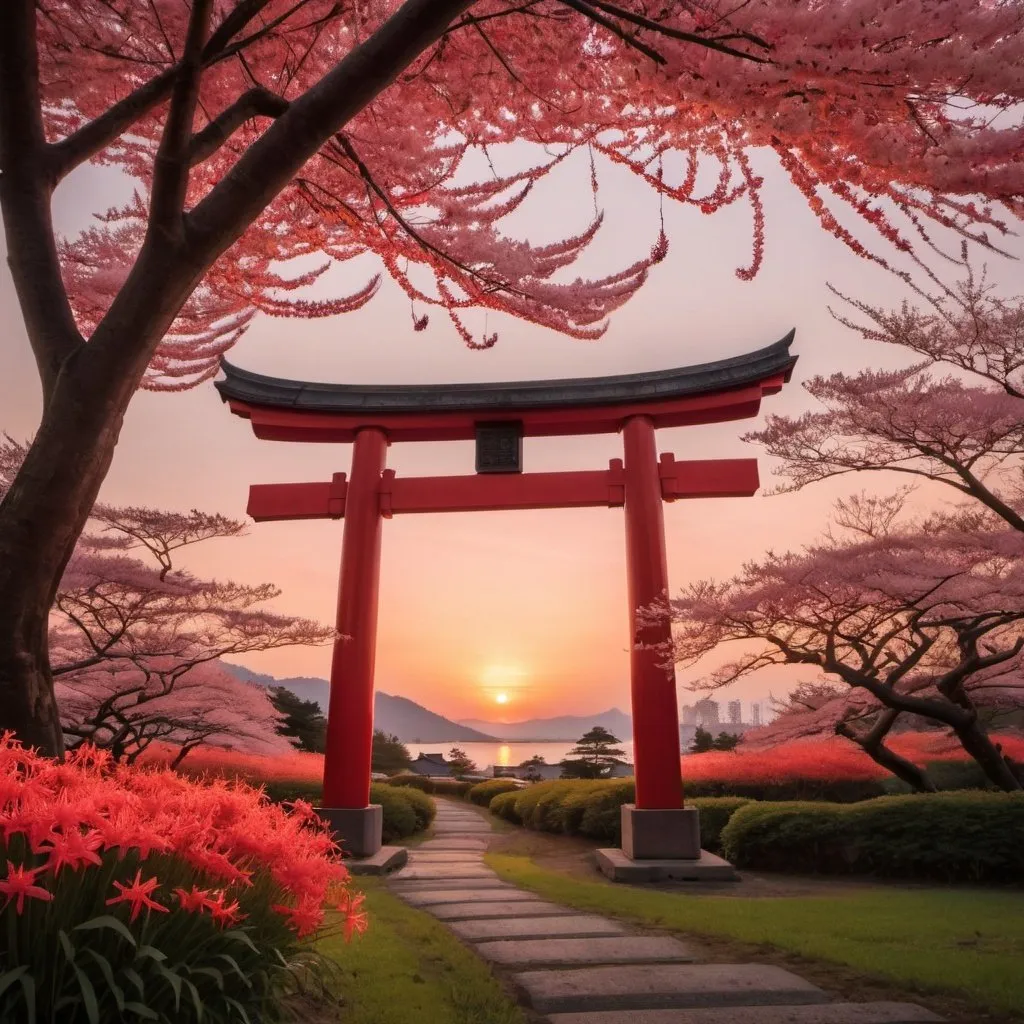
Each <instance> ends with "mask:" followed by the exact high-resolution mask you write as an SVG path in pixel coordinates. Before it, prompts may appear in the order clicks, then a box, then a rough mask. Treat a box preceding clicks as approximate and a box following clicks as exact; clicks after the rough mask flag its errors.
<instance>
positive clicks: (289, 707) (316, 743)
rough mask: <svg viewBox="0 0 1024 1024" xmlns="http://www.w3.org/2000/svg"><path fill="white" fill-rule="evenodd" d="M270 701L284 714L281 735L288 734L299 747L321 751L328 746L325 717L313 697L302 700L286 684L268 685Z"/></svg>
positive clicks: (314, 752)
mask: <svg viewBox="0 0 1024 1024" xmlns="http://www.w3.org/2000/svg"><path fill="white" fill-rule="evenodd" d="M270 702H271V703H272V704H273V705H274V708H275V709H276V710H277V711H278V712H279V713H280V714H281V715H283V716H284V721H283V722H282V723H281V724H280V726H278V729H277V732H278V735H280V736H288V737H289V738H290V739H291V741H292V743H293V744H294V746H296V747H298V749H299V750H306V751H309V752H310V753H313V754H322V753H323V752H324V750H325V749H326V747H327V719H326V718H325V717H324V713H323V712H322V711H321V710H320V705H319V704H317V702H316V701H315V700H303V699H302V698H301V697H298V696H297V695H296V694H294V693H292V691H291V690H289V689H288V688H287V687H286V686H272V687H271V688H270Z"/></svg>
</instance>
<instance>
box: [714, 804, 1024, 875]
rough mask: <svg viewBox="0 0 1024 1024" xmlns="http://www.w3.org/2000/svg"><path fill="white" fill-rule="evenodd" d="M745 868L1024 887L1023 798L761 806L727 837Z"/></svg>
mask: <svg viewBox="0 0 1024 1024" xmlns="http://www.w3.org/2000/svg"><path fill="white" fill-rule="evenodd" d="M721 838H722V851H723V853H724V855H725V857H726V858H727V859H728V860H730V861H732V862H733V863H734V864H735V865H736V866H737V867H740V868H757V869H762V870H776V871H790V872H803V873H814V872H821V873H825V874H873V875H878V876H883V877H890V878H914V879H929V880H936V881H942V882H952V881H970V882H1008V881H1012V882H1020V881H1022V880H1024V794H1021V793H1009V794H1006V793H974V792H954V793H930V794H924V795H914V796H890V797H881V798H879V799H877V800H869V801H865V802H863V803H859V804H849V805H840V804H824V803H811V802H802V803H758V804H750V805H748V806H746V807H743V808H740V809H739V810H738V811H737V812H736V813H735V814H734V815H733V816H732V818H731V819H730V820H729V823H728V824H727V825H726V826H725V828H724V829H723V830H722V837H721Z"/></svg>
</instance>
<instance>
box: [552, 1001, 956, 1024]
mask: <svg viewBox="0 0 1024 1024" xmlns="http://www.w3.org/2000/svg"><path fill="white" fill-rule="evenodd" d="M939 1021H942V1018H941V1017H937V1016H936V1015H935V1014H934V1013H932V1012H931V1011H930V1010H925V1009H924V1008H923V1007H920V1006H914V1005H913V1004H912V1003H825V1004H818V1005H817V1006H729V1007H724V1006H719V1007H704V1008H703V1009H694V1010H611V1011H609V1012H607V1013H600V1012H598V1013H593V1012H591V1013H556V1014H552V1015H551V1016H550V1017H548V1022H549V1024H934V1022H939Z"/></svg>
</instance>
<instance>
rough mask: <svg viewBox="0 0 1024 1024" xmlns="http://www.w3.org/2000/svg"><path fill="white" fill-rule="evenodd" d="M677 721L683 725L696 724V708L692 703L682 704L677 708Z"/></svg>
mask: <svg viewBox="0 0 1024 1024" xmlns="http://www.w3.org/2000/svg"><path fill="white" fill-rule="evenodd" d="M679 721H680V722H681V723H682V724H683V725H696V724H697V709H696V708H695V707H694V706H693V705H692V704H684V705H683V706H682V707H681V708H680V709H679Z"/></svg>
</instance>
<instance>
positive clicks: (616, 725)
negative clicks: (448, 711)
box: [460, 708, 633, 741]
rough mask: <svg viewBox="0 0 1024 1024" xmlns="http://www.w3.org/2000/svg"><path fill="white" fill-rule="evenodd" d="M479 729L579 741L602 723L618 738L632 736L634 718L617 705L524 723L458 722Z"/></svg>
mask: <svg viewBox="0 0 1024 1024" xmlns="http://www.w3.org/2000/svg"><path fill="white" fill-rule="evenodd" d="M460 724H462V725H466V726H469V727H470V728H471V729H481V730H482V731H484V732H489V733H490V734H491V735H492V736H496V737H497V738H498V739H499V740H564V741H569V740H578V739H579V738H580V737H581V736H582V735H583V734H584V733H585V732H587V731H589V730H590V729H593V728H594V726H595V725H600V726H603V727H604V728H605V729H607V730H608V731H609V732H610V733H611V734H612V735H613V736H617V737H618V738H619V739H620V740H629V739H632V738H633V720H632V719H631V718H630V717H629V715H627V714H625V713H624V712H622V711H620V710H619V709H618V708H611V709H609V710H608V711H602V712H600V713H599V714H596V715H562V716H561V717H559V718H531V719H529V720H528V721H525V722H486V721H483V720H482V719H477V718H469V719H463V721H462V722H461V723H460Z"/></svg>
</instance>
